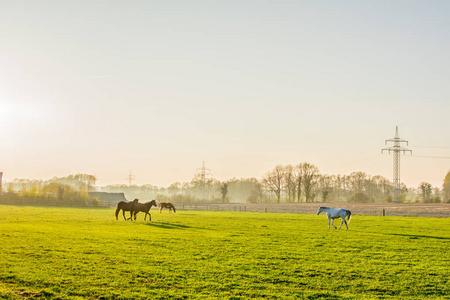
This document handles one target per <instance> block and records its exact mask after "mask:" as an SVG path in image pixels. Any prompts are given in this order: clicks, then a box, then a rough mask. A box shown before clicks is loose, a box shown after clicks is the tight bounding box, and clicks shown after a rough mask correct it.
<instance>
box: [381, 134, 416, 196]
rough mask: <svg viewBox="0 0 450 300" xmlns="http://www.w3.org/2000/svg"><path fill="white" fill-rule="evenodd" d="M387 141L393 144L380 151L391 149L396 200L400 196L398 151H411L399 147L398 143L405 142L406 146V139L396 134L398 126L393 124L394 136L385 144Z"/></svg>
mask: <svg viewBox="0 0 450 300" xmlns="http://www.w3.org/2000/svg"><path fill="white" fill-rule="evenodd" d="M388 142H393V143H394V145H393V146H391V147H389V148H384V149H381V153H383V151H388V153H389V154H391V151H392V153H393V155H394V201H395V202H398V201H399V196H400V152H403V154H406V152H410V153H411V154H412V151H411V150H409V149H406V148H403V147H401V145H400V143H406V146H408V141H406V140H402V139H401V138H400V137H399V136H398V126H395V137H394V138H393V139H389V140H386V141H385V145H387V143H388Z"/></svg>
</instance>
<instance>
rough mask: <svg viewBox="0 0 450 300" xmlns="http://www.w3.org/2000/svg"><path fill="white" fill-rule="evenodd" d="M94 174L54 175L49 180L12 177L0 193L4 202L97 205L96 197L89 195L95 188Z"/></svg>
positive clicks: (0, 197) (0, 198)
mask: <svg viewBox="0 0 450 300" xmlns="http://www.w3.org/2000/svg"><path fill="white" fill-rule="evenodd" d="M95 182H96V179H95V176H92V175H87V174H76V175H69V176H67V177H61V178H57V177H54V178H52V179H50V180H47V181H43V180H28V179H14V180H13V181H12V182H10V183H7V184H6V185H5V187H6V191H4V192H3V191H2V192H1V193H0V200H2V202H5V203H11V204H13V203H22V204H39V205H46V204H49V203H59V204H60V205H69V206H98V205H99V204H100V201H99V199H98V198H95V197H94V198H93V197H89V191H93V190H95V187H94V186H95Z"/></svg>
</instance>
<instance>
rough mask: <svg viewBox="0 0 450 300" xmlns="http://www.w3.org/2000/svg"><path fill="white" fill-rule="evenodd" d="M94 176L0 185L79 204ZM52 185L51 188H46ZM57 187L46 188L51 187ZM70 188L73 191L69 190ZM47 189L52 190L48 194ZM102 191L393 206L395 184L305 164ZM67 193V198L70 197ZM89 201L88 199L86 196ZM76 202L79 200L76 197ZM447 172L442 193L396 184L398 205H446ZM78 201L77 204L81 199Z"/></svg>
mask: <svg viewBox="0 0 450 300" xmlns="http://www.w3.org/2000/svg"><path fill="white" fill-rule="evenodd" d="M95 183H96V178H95V176H93V175H87V174H76V175H69V176H67V177H62V178H56V177H55V178H52V179H51V180H49V181H39V180H25V179H15V180H13V181H12V182H10V183H8V184H6V185H5V187H6V188H7V192H6V193H5V194H4V195H7V194H9V195H11V193H19V195H20V194H22V195H28V197H30V196H32V197H38V196H46V197H53V198H57V199H66V198H70V197H72V198H73V199H75V198H74V197H75V196H73V191H75V192H78V193H79V195H78V196H77V197H81V198H79V199H84V200H83V201H92V200H93V199H88V198H83V197H86V195H87V192H88V191H94V190H95ZM51 184H53V185H51ZM48 185H50V187H52V186H53V187H54V186H58V188H53V189H51V188H50V187H47V188H45V187H46V186H48ZM65 186H70V187H71V188H72V189H73V191H72V190H70V189H69V188H68V187H65ZM49 190H51V191H52V192H49ZM101 191H103V192H120V193H125V195H126V197H127V198H128V199H134V198H139V199H142V200H145V199H157V200H159V201H170V202H174V203H294V202H297V203H301V202H306V203H311V202H355V203H356V202H357V203H369V202H393V201H394V199H393V196H392V195H393V193H394V185H393V183H392V181H390V180H389V179H387V178H385V177H383V176H380V175H376V176H371V175H369V174H367V173H365V172H353V173H351V174H349V175H327V174H320V172H319V169H318V168H317V167H316V166H315V165H313V164H310V163H299V164H298V165H277V166H275V167H274V168H273V169H272V170H270V171H268V172H267V173H266V174H264V176H262V178H261V179H256V178H232V179H229V180H227V181H219V180H217V179H214V178H204V177H202V176H201V174H199V175H195V176H194V177H193V178H192V180H191V181H189V182H183V183H180V182H175V183H173V184H171V185H170V186H169V187H166V188H161V187H157V186H154V185H151V184H144V185H125V184H115V185H107V186H105V187H101ZM71 193H72V194H71ZM87 197H88V196H87ZM77 199H78V198H77ZM449 200H450V172H449V173H448V174H447V176H446V177H445V178H444V183H443V186H442V189H440V188H438V187H433V186H432V185H431V184H430V183H427V182H422V183H421V184H420V185H419V186H418V187H417V188H408V187H406V185H404V184H401V186H400V196H399V199H398V201H399V202H407V203H410V202H425V203H431V202H437V203H439V202H449ZM80 201H81V200H80Z"/></svg>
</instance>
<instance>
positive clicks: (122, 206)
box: [116, 199, 139, 221]
mask: <svg viewBox="0 0 450 300" xmlns="http://www.w3.org/2000/svg"><path fill="white" fill-rule="evenodd" d="M138 201H139V199H134V200H133V201H131V202H130V201H120V202H119V203H117V208H116V220H119V212H120V210H122V212H123V218H124V219H125V221H126V220H131V221H133V219H132V216H133V212H134V207H135V206H136V204H138ZM125 211H129V212H130V217H129V218H128V219H127V218H126V217H125Z"/></svg>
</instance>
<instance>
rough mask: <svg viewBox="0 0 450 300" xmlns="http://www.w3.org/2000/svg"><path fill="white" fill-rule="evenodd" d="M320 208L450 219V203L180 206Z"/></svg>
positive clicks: (311, 211) (287, 210)
mask: <svg viewBox="0 0 450 300" xmlns="http://www.w3.org/2000/svg"><path fill="white" fill-rule="evenodd" d="M319 206H330V207H335V208H346V209H349V210H351V212H352V214H353V215H379V216H381V215H382V214H383V209H384V212H385V215H386V216H405V217H443V218H445V217H447V218H448V217H450V203H414V204H403V203H368V204H361V203H280V204H276V203H270V204H248V203H229V204H197V205H194V204H189V205H184V206H182V205H179V206H178V207H180V209H187V210H191V209H198V210H232V211H254V212H281V213H305V214H314V213H317V210H318V208H319Z"/></svg>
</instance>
